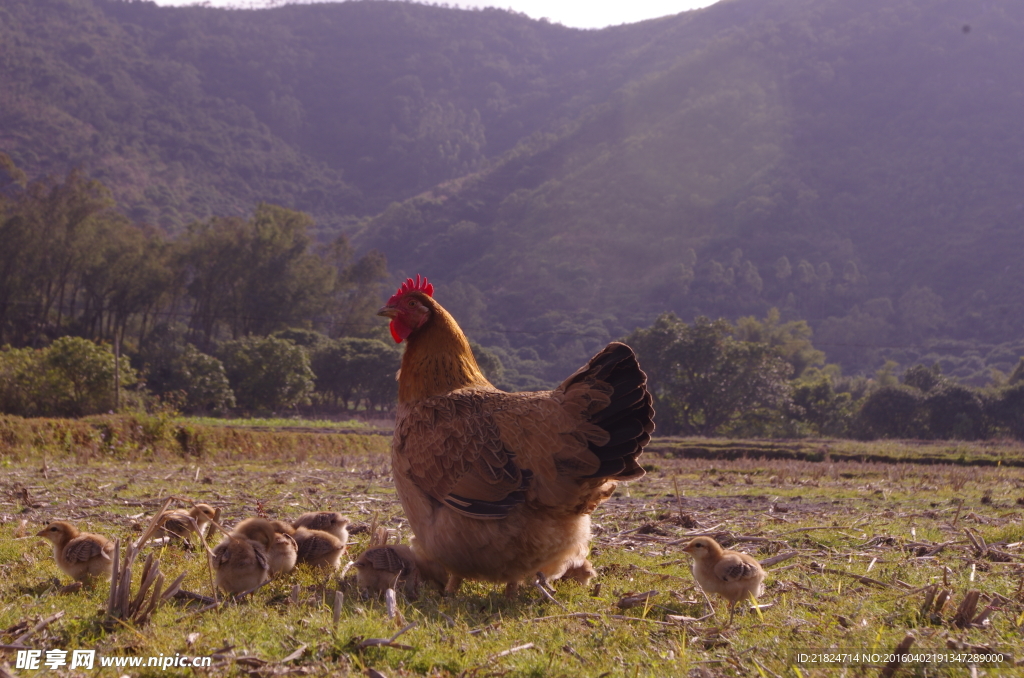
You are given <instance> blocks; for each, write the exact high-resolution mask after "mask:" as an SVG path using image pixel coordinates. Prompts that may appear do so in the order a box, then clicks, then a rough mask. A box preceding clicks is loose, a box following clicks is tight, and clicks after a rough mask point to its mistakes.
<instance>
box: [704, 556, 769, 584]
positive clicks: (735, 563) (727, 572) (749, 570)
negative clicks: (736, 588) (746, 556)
mask: <svg viewBox="0 0 1024 678" xmlns="http://www.w3.org/2000/svg"><path fill="white" fill-rule="evenodd" d="M760 573H761V570H760V569H759V568H758V566H757V565H755V564H753V563H748V562H747V561H745V560H743V559H742V558H740V557H739V556H738V555H735V554H727V555H725V556H724V557H723V558H722V559H721V560H719V561H718V562H717V563H715V576H716V577H718V578H719V579H721V580H722V581H750V580H754V579H757V578H758V577H759V576H760Z"/></svg>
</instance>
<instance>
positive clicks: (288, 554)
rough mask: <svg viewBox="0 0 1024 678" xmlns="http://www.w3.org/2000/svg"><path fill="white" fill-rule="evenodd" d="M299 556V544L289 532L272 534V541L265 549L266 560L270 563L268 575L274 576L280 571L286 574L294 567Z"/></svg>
mask: <svg viewBox="0 0 1024 678" xmlns="http://www.w3.org/2000/svg"><path fill="white" fill-rule="evenodd" d="M298 557H299V546H298V544H296V543H295V538H294V537H292V536H291V535H290V534H283V533H281V532H278V533H277V534H275V535H274V541H272V542H271V543H270V548H268V549H267V562H268V564H269V565H270V575H271V576H276V575H278V574H280V573H282V572H283V573H284V574H288V573H289V572H291V571H292V570H294V569H295V563H296V561H297V560H298Z"/></svg>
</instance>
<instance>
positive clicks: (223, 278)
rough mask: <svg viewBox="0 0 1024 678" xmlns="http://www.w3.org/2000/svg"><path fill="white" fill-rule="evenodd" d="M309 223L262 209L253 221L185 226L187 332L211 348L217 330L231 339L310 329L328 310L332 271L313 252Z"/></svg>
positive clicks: (277, 210)
mask: <svg viewBox="0 0 1024 678" xmlns="http://www.w3.org/2000/svg"><path fill="white" fill-rule="evenodd" d="M311 225H312V219H311V218H310V217H309V216H308V215H305V214H302V213H300V212H294V211H292V210H288V209H285V208H283V207H277V206H274V205H267V204H261V205H259V206H258V207H257V208H256V212H255V214H254V215H253V217H252V219H250V220H249V221H243V220H241V219H238V218H226V219H223V218H214V219H210V220H208V221H206V222H200V223H195V224H192V225H191V226H189V229H188V232H187V233H186V235H185V238H184V240H183V242H182V245H181V254H180V261H181V264H182V266H183V267H184V269H185V272H186V275H187V278H188V291H189V294H190V295H191V297H192V300H193V304H194V306H193V313H192V329H193V331H194V332H195V333H199V334H201V335H202V337H201V340H202V341H203V342H204V343H205V345H210V344H211V343H212V341H213V339H214V338H215V337H216V335H217V328H218V326H220V325H223V326H224V327H225V329H226V330H227V331H228V332H229V333H230V336H231V337H232V338H234V339H238V338H240V337H243V336H246V335H249V334H257V335H265V334H268V333H270V332H273V331H275V330H279V329H285V328H288V327H299V326H302V325H304V324H306V325H308V323H309V321H310V319H312V318H314V316H316V315H317V314H319V313H322V312H324V311H326V310H327V309H328V307H329V305H330V299H331V295H332V293H333V290H334V285H335V279H334V278H335V270H334V268H333V267H332V266H331V264H329V263H328V262H327V261H325V260H324V259H323V258H322V257H321V256H319V255H318V254H315V253H314V252H312V251H311V244H312V240H311V238H310V236H309V235H308V232H307V231H308V229H309V228H310V226H311Z"/></svg>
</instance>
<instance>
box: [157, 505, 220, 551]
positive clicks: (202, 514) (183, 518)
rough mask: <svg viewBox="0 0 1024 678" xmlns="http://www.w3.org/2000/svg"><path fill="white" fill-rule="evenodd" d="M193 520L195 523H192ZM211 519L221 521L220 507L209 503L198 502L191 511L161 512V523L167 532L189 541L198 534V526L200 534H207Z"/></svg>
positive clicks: (174, 510)
mask: <svg viewBox="0 0 1024 678" xmlns="http://www.w3.org/2000/svg"><path fill="white" fill-rule="evenodd" d="M193 520H194V521H195V525H193V524H192V521H193ZM211 521H216V522H219V521H220V509H214V508H213V507H212V506H210V505H209V504H196V505H195V507H193V508H192V510H190V511H185V510H183V509H173V510H171V511H164V512H163V513H162V514H160V523H159V525H160V527H161V528H163V530H164V532H166V533H167V534H169V535H172V536H174V537H178V538H179V539H182V540H183V541H185V542H188V540H189V538H190V537H191V536H192V535H194V534H196V528H197V527H198V528H199V532H198V534H201V535H205V534H206V531H207V529H208V528H209V526H210V523H211Z"/></svg>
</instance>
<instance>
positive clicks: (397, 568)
mask: <svg viewBox="0 0 1024 678" xmlns="http://www.w3.org/2000/svg"><path fill="white" fill-rule="evenodd" d="M353 566H354V567H355V568H356V584H357V585H358V586H359V588H361V589H363V590H364V591H366V592H372V593H383V592H385V591H387V590H388V589H397V588H398V582H400V581H401V582H404V583H405V594H406V595H407V596H408V597H409V598H416V596H417V595H418V593H419V579H420V577H419V570H418V569H417V567H416V556H415V554H414V553H413V551H412V549H411V548H409V547H408V546H372V547H370V548H368V549H366V550H365V551H363V554H362V555H361V556H359V558H358V559H357V560H356V562H355V563H353Z"/></svg>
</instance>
